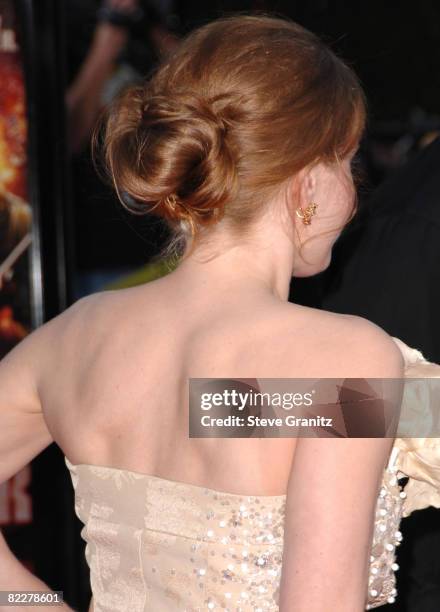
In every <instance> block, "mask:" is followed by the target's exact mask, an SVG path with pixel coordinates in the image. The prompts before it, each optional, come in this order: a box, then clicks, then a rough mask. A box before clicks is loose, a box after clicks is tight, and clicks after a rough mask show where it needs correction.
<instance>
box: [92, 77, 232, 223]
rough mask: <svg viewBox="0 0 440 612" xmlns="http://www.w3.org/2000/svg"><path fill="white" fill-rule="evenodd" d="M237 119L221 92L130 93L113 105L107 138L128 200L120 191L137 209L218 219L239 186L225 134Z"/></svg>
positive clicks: (114, 175)
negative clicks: (205, 95) (212, 94)
mask: <svg viewBox="0 0 440 612" xmlns="http://www.w3.org/2000/svg"><path fill="white" fill-rule="evenodd" d="M146 93H147V95H146ZM233 119H234V112H233V109H232V108H231V107H230V105H229V106H228V103H227V100H225V99H224V98H221V97H218V98H216V99H210V100H208V99H203V98H202V97H200V96H197V95H195V94H193V93H190V92H188V93H187V92H185V93H177V92H175V93H169V94H167V95H160V94H153V93H151V94H150V95H148V92H145V90H143V89H142V88H138V87H137V88H132V89H130V90H128V91H127V92H126V93H125V94H124V95H123V96H122V97H121V98H120V99H119V100H118V101H117V103H116V104H114V105H113V107H112V108H111V110H110V116H109V118H108V121H107V124H106V130H105V141H104V145H105V156H106V161H107V164H108V168H109V170H110V174H111V176H112V178H113V180H114V183H115V187H116V189H117V191H118V194H119V195H120V198H121V200H122V201H123V203H124V204H125V205H126V201H125V202H124V199H123V197H122V192H124V193H126V194H128V195H129V196H130V197H131V198H132V199H134V200H135V206H134V207H133V206H130V209H131V210H134V209H135V212H146V210H148V209H149V210H153V211H154V212H155V213H157V214H159V215H161V216H163V217H164V218H166V219H168V220H170V221H181V220H182V219H186V220H188V221H189V222H190V223H191V224H192V225H193V224H207V223H209V222H210V221H214V220H217V219H218V218H219V217H221V215H222V213H223V207H224V204H225V203H226V201H227V200H228V199H229V198H231V196H232V194H233V192H234V190H235V188H236V184H237V178H236V169H235V160H234V156H233V154H232V151H231V147H230V143H229V138H228V129H229V126H230V123H231V121H233ZM146 207H147V208H146Z"/></svg>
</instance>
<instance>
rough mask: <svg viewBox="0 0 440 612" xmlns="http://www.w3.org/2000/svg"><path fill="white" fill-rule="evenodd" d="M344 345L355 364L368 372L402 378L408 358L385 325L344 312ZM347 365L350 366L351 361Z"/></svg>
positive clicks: (370, 374)
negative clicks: (404, 356) (383, 327)
mask: <svg viewBox="0 0 440 612" xmlns="http://www.w3.org/2000/svg"><path fill="white" fill-rule="evenodd" d="M338 325H339V326H340V349H342V348H343V347H344V346H346V347H347V358H348V359H349V361H350V363H351V364H352V367H353V368H359V370H362V371H365V374H364V375H365V376H370V377H376V376H377V377H380V378H387V377H390V378H400V377H401V376H402V375H403V369H404V358H403V355H402V352H401V350H400V348H399V347H398V345H397V344H396V342H395V341H394V340H393V338H392V337H391V336H390V335H389V334H388V333H387V332H386V331H385V330H384V329H382V328H381V327H379V326H378V325H376V324H375V323H373V322H372V321H369V320H368V319H364V318H363V317H359V316H355V315H340V320H339V321H338ZM347 368H349V366H348V364H347Z"/></svg>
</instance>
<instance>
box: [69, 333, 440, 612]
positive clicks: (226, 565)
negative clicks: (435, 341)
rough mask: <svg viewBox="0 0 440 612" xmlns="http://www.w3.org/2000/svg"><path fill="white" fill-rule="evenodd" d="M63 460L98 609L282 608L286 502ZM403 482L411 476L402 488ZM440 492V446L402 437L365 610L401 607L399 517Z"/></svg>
mask: <svg viewBox="0 0 440 612" xmlns="http://www.w3.org/2000/svg"><path fill="white" fill-rule="evenodd" d="M398 344H399V346H400V348H401V349H402V352H403V354H404V357H405V363H406V371H405V376H411V375H413V376H417V375H422V376H423V375H428V374H426V372H425V370H423V367H425V364H427V362H426V361H424V360H423V356H422V355H421V354H420V353H418V351H415V352H414V351H413V350H412V349H409V348H408V347H406V345H403V343H399V342H398ZM411 351H412V352H411ZM418 366H423V367H422V370H423V373H422V374H421V373H420V372H422V370H420V369H419V370H417V367H418ZM434 367H435V368H437V369H436V370H435V372H434V373H432V372H431V374H432V375H434V376H439V377H440V366H434ZM414 368H415V369H414ZM426 440H427V441H428V442H429V440H430V439H426ZM424 448H426V449H428V450H427V452H429V455H425V454H424ZM65 461H66V465H67V467H68V469H69V470H70V474H71V477H72V483H73V487H74V490H75V511H76V514H77V516H78V517H79V519H80V520H81V521H82V522H83V524H84V527H83V529H82V531H81V535H82V537H83V539H84V540H85V541H86V551H85V554H86V559H87V562H88V565H89V567H90V579H91V587H92V593H93V612H127V611H128V610H130V612H144V611H148V612H201V611H203V610H207V611H209V610H223V611H229V612H277V611H278V610H279V605H278V600H279V585H280V578H281V567H282V552H283V527H284V510H285V503H286V496H285V495H275V496H273V495H271V496H255V495H254V496H249V495H237V494H235V493H227V492H221V491H216V490H213V489H209V488H205V487H201V486H197V485H192V484H188V483H183V482H176V481H172V480H167V479H163V478H159V477H157V476H152V475H148V474H142V473H137V472H132V471H128V470H124V469H118V468H114V467H105V466H96V465H90V464H80V465H74V464H72V463H71V462H70V461H69V460H68V459H67V457H66V458H65ZM436 469H437V472H436V471H435V470H436ZM400 476H409V477H410V478H409V482H408V485H406V487H405V491H402V487H401V486H400V483H399V480H398V479H399V477H400ZM439 490H440V449H439V444H438V440H437V442H434V441H433V440H432V439H431V440H430V443H427V444H426V445H425V446H422V445H421V444H417V440H416V439H412V440H411V439H405V440H404V439H396V441H395V443H394V446H393V449H392V452H391V455H390V458H389V462H388V465H387V467H386V469H385V471H384V474H383V478H382V484H381V488H380V492H379V496H378V499H377V504H376V514H375V524H374V536H373V542H372V546H371V556H370V567H369V580H368V592H367V593H366V599H365V606H366V609H372V608H376V607H379V606H381V605H383V604H385V603H388V602H390V603H391V602H393V601H394V598H395V596H396V589H395V571H396V570H397V569H398V568H397V565H396V563H395V547H396V546H398V545H399V543H400V540H401V533H400V531H399V524H400V520H401V517H402V515H403V516H405V515H406V514H408V513H409V512H410V511H412V510H414V509H417V508H423V507H426V506H428V505H430V504H432V505H437V506H440V493H439ZM407 494H408V499H406V497H407Z"/></svg>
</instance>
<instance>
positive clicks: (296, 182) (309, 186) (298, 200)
mask: <svg viewBox="0 0 440 612" xmlns="http://www.w3.org/2000/svg"><path fill="white" fill-rule="evenodd" d="M318 172H319V170H318V168H317V167H316V166H308V167H306V168H303V169H302V170H300V171H299V172H298V174H297V175H296V176H295V177H294V179H293V184H292V195H293V198H292V202H293V203H294V208H295V209H297V208H299V207H300V206H301V207H305V206H308V205H309V204H310V202H313V201H314V199H315V194H316V186H317V181H318V177H317V175H318Z"/></svg>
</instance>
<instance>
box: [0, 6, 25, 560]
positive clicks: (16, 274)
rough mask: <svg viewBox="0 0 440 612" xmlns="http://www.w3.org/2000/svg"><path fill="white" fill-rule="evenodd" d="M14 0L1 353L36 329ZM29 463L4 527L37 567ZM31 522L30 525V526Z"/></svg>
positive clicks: (1, 155)
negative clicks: (31, 546)
mask: <svg viewBox="0 0 440 612" xmlns="http://www.w3.org/2000/svg"><path fill="white" fill-rule="evenodd" d="M19 40H20V39H19V29H18V23H17V16H16V14H15V12H14V2H13V0H0V83H1V87H0V359H1V358H2V357H4V355H6V353H7V352H8V351H9V350H11V349H12V348H13V347H14V346H15V345H16V344H17V343H18V342H19V341H20V340H21V339H22V338H23V337H24V336H25V335H26V334H28V333H29V332H30V331H31V321H32V316H31V270H30V265H31V261H30V255H29V245H30V243H31V241H32V238H31V226H32V211H31V207H30V205H29V201H28V187H27V117H26V91H25V79H24V67H23V62H22V55H21V53H20V44H19ZM30 481H31V469H30V466H29V465H28V466H26V467H25V468H24V469H23V470H21V471H20V472H19V473H18V474H17V475H16V476H14V477H13V478H11V479H10V480H9V481H8V482H5V483H2V484H0V527H1V529H2V531H3V532H4V534H5V536H7V539H8V541H9V543H10V544H14V549H15V552H16V553H17V554H18V556H19V557H20V558H21V560H22V561H23V562H24V563H25V564H26V565H27V566H29V567H32V562H31V560H30V558H29V557H30V550H29V547H28V544H27V542H28V540H29V538H28V535H29V534H28V530H29V529H30V528H31V523H32V518H33V517H32V499H31V496H30V493H29V489H28V487H29V485H30ZM26 525H28V527H25V526H26Z"/></svg>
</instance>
